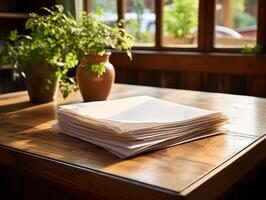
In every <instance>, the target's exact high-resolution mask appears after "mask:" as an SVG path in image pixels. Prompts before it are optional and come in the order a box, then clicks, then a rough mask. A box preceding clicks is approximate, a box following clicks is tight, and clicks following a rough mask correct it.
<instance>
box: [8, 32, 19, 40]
mask: <svg viewBox="0 0 266 200" xmlns="http://www.w3.org/2000/svg"><path fill="white" fill-rule="evenodd" d="M8 39H9V40H11V41H13V42H15V41H16V40H17V39H18V31H17V30H12V31H11V32H10V35H9V38H8Z"/></svg>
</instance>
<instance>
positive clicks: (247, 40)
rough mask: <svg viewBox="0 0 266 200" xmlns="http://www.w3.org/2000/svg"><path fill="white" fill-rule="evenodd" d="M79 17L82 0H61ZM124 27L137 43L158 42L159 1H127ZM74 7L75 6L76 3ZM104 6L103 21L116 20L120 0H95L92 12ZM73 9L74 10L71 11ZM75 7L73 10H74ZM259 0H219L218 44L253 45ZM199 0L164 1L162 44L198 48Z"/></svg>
mask: <svg viewBox="0 0 266 200" xmlns="http://www.w3.org/2000/svg"><path fill="white" fill-rule="evenodd" d="M58 1H59V2H60V1H61V2H63V4H64V5H65V7H66V8H69V9H67V10H69V11H71V13H74V15H76V16H78V15H79V13H80V12H81V10H82V9H83V7H82V6H83V4H82V1H83V0H74V1H69V0H58ZM125 2H126V3H125V20H124V22H125V28H126V29H127V31H129V32H130V33H131V34H132V35H133V36H134V37H135V39H136V46H154V45H155V29H156V27H155V21H156V14H155V2H156V0H126V1H125ZM72 4H73V5H74V6H73V5H72ZM97 7H101V8H102V9H103V16H102V17H101V20H102V21H105V22H106V23H107V24H109V25H112V24H114V23H116V22H117V19H118V14H117V0H92V11H93V12H95V11H96V8H97ZM71 8H72V10H71ZM73 8H74V9H73ZM257 10H258V0H216V6H215V12H216V17H215V33H214V34H215V35H214V38H215V47H217V48H243V47H245V46H250V45H251V46H252V45H253V46H254V45H255V43H256V32H257V26H256V24H257ZM198 17H199V0H164V7H163V37H162V39H163V40H162V45H163V46H166V47H189V48H191V47H192V48H194V47H197V45H198V44H197V43H198V42H197V36H198Z"/></svg>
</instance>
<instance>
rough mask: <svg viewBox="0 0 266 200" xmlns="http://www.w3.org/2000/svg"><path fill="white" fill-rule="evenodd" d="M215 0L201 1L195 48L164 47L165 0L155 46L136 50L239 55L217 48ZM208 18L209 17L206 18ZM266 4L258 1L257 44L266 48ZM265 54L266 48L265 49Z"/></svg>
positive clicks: (120, 6) (160, 0) (158, 4)
mask: <svg viewBox="0 0 266 200" xmlns="http://www.w3.org/2000/svg"><path fill="white" fill-rule="evenodd" d="M84 2H85V9H86V11H88V12H91V5H92V0H84ZM125 5H126V0H117V14H118V20H121V19H123V18H124V15H125ZM215 5H216V1H215V0H199V31H198V46H197V47H195V48H182V47H166V46H163V41H162V38H163V7H164V0H156V1H155V14H156V22H155V24H156V31H155V46H153V47H139V46H136V47H134V48H133V49H134V50H157V51H186V52H207V53H211V52H221V53H223V52H224V53H239V52H240V50H241V49H240V48H216V47H215V44H214V39H215V38H214V29H215V24H214V23H215V22H214V21H215V20H214V19H215ZM206 16H207V17H206ZM265 18H266V2H265V0H258V17H257V44H261V45H262V46H264V47H265V46H266V38H265V35H266V21H265V20H264V19H265ZM263 53H265V48H263Z"/></svg>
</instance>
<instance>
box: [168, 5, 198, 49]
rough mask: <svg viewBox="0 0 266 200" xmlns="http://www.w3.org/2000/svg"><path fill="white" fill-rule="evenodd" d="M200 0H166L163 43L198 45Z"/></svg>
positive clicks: (183, 45) (186, 45) (169, 44)
mask: <svg viewBox="0 0 266 200" xmlns="http://www.w3.org/2000/svg"><path fill="white" fill-rule="evenodd" d="M198 10H199V1H198V0H173V1H165V3H164V8H163V25H164V26H163V45H164V46H177V47H197V46H198V43H197V32H198V20H199V19H198V17H199V12H198Z"/></svg>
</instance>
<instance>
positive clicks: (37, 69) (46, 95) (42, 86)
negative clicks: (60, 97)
mask: <svg viewBox="0 0 266 200" xmlns="http://www.w3.org/2000/svg"><path fill="white" fill-rule="evenodd" d="M25 75H26V79H25V82H26V88H27V90H28V94H29V97H30V101H31V102H32V103H46V102H51V101H53V100H54V96H55V89H56V78H55V75H54V68H53V67H52V66H51V65H49V64H47V63H44V62H36V63H34V64H32V65H30V66H29V67H28V68H27V71H25ZM48 78H49V79H50V80H51V81H52V85H50V87H49V89H47V88H46V85H47V79H48Z"/></svg>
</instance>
